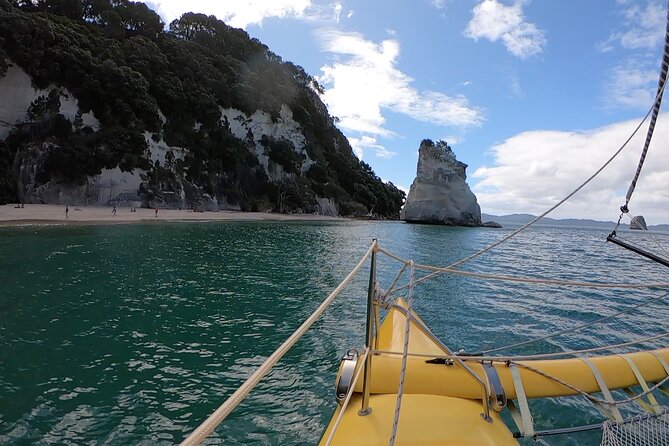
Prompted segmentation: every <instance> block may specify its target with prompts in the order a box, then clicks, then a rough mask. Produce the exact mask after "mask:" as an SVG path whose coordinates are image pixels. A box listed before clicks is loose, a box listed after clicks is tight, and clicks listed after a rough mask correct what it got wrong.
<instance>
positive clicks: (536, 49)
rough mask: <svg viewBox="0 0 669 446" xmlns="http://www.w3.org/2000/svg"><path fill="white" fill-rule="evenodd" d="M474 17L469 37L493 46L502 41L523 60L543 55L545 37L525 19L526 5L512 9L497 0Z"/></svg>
mask: <svg viewBox="0 0 669 446" xmlns="http://www.w3.org/2000/svg"><path fill="white" fill-rule="evenodd" d="M472 12H473V17H472V19H471V20H470V21H469V24H468V25H467V29H466V30H465V32H464V35H465V36H466V37H469V38H471V39H474V40H477V41H478V39H481V38H483V39H488V40H490V41H491V42H496V41H498V40H501V41H502V42H503V43H504V46H505V47H506V49H507V50H508V51H509V52H510V53H511V54H513V55H514V56H517V57H520V58H522V59H525V58H528V57H530V56H533V55H535V54H539V53H541V52H543V47H544V45H546V39H545V38H544V33H543V31H541V30H540V29H539V28H537V26H536V25H535V24H533V23H529V22H526V21H525V19H524V17H523V8H522V2H520V1H516V3H514V4H513V5H511V6H506V5H503V4H502V3H499V2H498V1H497V0H483V1H482V2H481V3H479V4H478V5H476V6H475V7H474V9H473V11H472Z"/></svg>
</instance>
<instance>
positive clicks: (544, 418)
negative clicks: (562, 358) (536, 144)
mask: <svg viewBox="0 0 669 446" xmlns="http://www.w3.org/2000/svg"><path fill="white" fill-rule="evenodd" d="M506 231H508V229H504V230H490V229H464V228H445V227H438V226H414V225H406V224H402V223H393V222H388V223H374V222H345V223H208V224H188V223H175V224H166V225H154V224H151V225H129V226H117V227H105V226H80V227H58V228H53V227H21V228H2V229H0V283H2V284H3V288H2V291H0V345H1V346H2V348H0V388H1V389H2V392H0V443H2V444H4V443H10V444H33V443H41V444H84V443H91V442H92V443H99V444H147V445H149V444H151V445H152V444H173V443H175V442H178V441H180V440H181V439H183V437H184V436H185V435H186V434H187V433H188V432H190V431H191V430H192V429H193V428H194V427H195V426H196V425H197V424H199V422H201V421H202V420H203V419H204V418H206V416H207V415H208V414H209V413H211V412H212V411H213V410H214V409H215V408H216V407H218V405H219V404H220V403H221V402H222V401H223V400H224V399H225V398H226V396H228V395H229V394H230V393H231V392H232V391H233V390H234V389H236V387H237V386H238V385H239V384H241V383H242V382H243V381H244V379H245V378H246V377H248V375H249V374H250V373H251V372H252V371H253V370H254V368H255V367H257V366H258V365H260V364H261V363H262V362H263V361H264V360H265V358H266V357H267V356H268V355H269V354H270V353H271V352H272V351H273V350H274V349H275V348H276V347H277V346H278V345H280V344H281V342H283V340H284V339H285V338H286V337H288V336H289V335H290V334H291V333H292V332H293V330H294V329H295V328H297V327H298V326H299V325H300V323H301V322H302V321H303V320H304V319H305V318H306V317H307V316H308V315H309V314H310V313H311V312H312V311H313V310H314V309H315V308H316V306H317V305H318V304H319V303H320V301H321V300H322V299H323V298H324V297H325V295H327V293H329V292H330V291H331V290H332V289H333V288H334V287H335V286H336V285H337V283H338V282H339V281H340V280H341V279H343V278H344V276H345V275H346V274H347V273H348V271H349V270H350V269H351V268H352V267H353V265H354V264H355V263H356V262H357V259H358V258H359V257H360V256H361V255H362V254H363V253H364V252H365V250H366V249H367V247H368V245H369V243H370V241H371V239H372V238H375V237H376V238H378V239H379V241H380V243H381V244H382V245H383V246H384V247H386V248H388V249H390V250H392V251H393V252H395V253H397V254H399V255H401V256H403V257H406V258H414V259H415V260H416V261H417V262H420V263H429V264H437V265H446V264H448V263H450V262H452V261H454V260H457V259H459V258H461V257H464V256H466V255H467V254H470V253H471V252H473V251H474V250H476V249H479V248H481V247H483V246H485V245H487V244H489V243H490V242H492V241H494V240H495V239H497V238H498V237H500V236H502V235H503V234H506ZM605 236H606V232H605V231H596V230H585V229H551V228H539V229H535V230H532V231H530V232H528V233H526V234H523V235H521V236H520V237H518V239H516V240H513V241H512V242H510V243H509V244H507V245H505V246H503V247H501V248H500V249H498V250H496V251H494V252H492V253H489V254H486V255H485V256H483V257H481V258H480V259H478V260H477V261H475V262H473V263H472V264H470V265H467V266H466V268H467V269H471V270H476V271H482V272H490V273H505V274H517V275H524V276H534V277H553V278H560V279H565V280H589V281H601V282H624V281H632V280H636V281H644V282H650V281H653V282H662V281H666V273H665V271H664V270H663V269H661V267H659V266H656V265H654V264H652V263H650V262H648V261H645V260H643V259H640V258H638V257H630V256H629V255H628V253H626V252H624V251H622V250H621V249H620V248H618V247H615V246H611V245H607V244H604V243H603V240H604V239H605ZM626 237H627V238H628V239H634V240H635V241H638V242H639V243H643V244H645V246H651V245H654V246H658V245H661V246H664V247H665V248H666V247H667V246H669V238H667V236H666V235H662V234H656V235H650V234H647V233H634V234H629V235H626ZM658 249H659V248H658ZM379 268H380V270H379V277H380V278H381V280H382V282H383V283H384V284H385V285H386V286H388V284H389V282H390V281H391V280H392V278H393V277H394V274H395V273H396V271H397V269H398V267H397V264H395V263H393V262H390V261H389V260H388V259H386V258H383V257H381V258H380V264H379ZM367 274H368V270H366V269H363V271H362V272H361V274H360V276H359V277H358V278H357V279H356V280H355V281H354V282H353V284H352V285H351V286H350V287H349V288H348V289H347V290H346V291H345V292H344V293H343V294H342V295H341V297H340V298H339V299H338V300H337V301H335V303H334V304H333V306H332V308H331V309H330V310H328V312H327V313H326V314H325V315H324V317H323V318H322V320H321V321H319V322H318V323H317V324H316V325H315V327H314V329H313V330H312V331H310V332H309V333H308V334H307V335H306V336H305V337H304V338H303V339H302V340H301V341H300V342H299V343H298V344H297V345H296V347H295V348H294V349H293V350H292V351H291V352H289V354H288V355H287V356H286V357H285V358H284V359H283V360H282V361H281V362H280V363H279V365H278V367H277V368H275V369H274V370H273V371H272V372H271V373H270V374H269V375H268V377H267V378H266V379H265V380H263V381H262V382H261V384H260V386H259V387H258V388H257V389H256V390H255V391H254V392H253V393H252V394H251V396H250V397H249V398H248V399H247V400H246V401H245V402H244V403H243V404H242V405H241V406H240V407H239V408H238V409H237V410H236V411H235V412H233V414H232V415H231V417H230V418H229V419H228V421H226V422H225V424H224V425H222V426H221V427H220V428H219V429H218V430H217V431H216V434H215V436H214V437H213V440H211V442H212V443H216V442H217V441H219V440H221V439H224V440H225V442H226V444H260V445H264V444H309V443H315V442H317V441H318V439H319V438H320V435H321V433H322V431H323V430H324V428H325V426H326V424H327V422H328V421H329V418H330V416H331V413H332V411H333V409H334V405H335V403H334V398H333V394H334V390H333V382H334V375H335V373H336V368H337V364H338V358H339V357H340V356H341V354H342V353H343V352H344V351H345V350H346V349H347V348H349V347H359V346H361V345H362V344H363V341H364V333H363V332H364V325H365V323H364V315H365V297H366V285H367V277H366V275H367ZM658 293H659V292H658V291H640V292H637V291H635V292H630V291H601V290H585V291H584V290H581V289H558V288H556V287H548V286H536V285H534V286H527V285H524V284H517V283H501V282H494V281H477V280H472V279H469V278H465V277H459V276H456V277H439V278H437V279H435V280H434V281H431V282H427V283H425V284H423V285H421V286H420V287H419V288H418V290H417V296H416V299H415V306H416V307H417V309H418V312H419V313H420V314H421V316H422V317H423V319H424V320H425V321H426V323H427V324H428V325H429V326H430V327H432V328H433V331H434V332H435V333H436V334H438V335H439V336H440V337H441V338H442V339H443V340H444V341H445V342H446V343H448V344H449V345H451V346H452V347H453V348H456V349H459V348H464V349H466V350H467V351H476V350H479V349H481V348H486V347H493V346H499V345H504V344H508V343H512V342H518V341H522V340H526V339H529V338H531V337H538V336H543V335H545V334H546V333H551V332H555V331H559V330H563V329H565V328H568V327H571V326H574V325H577V324H580V323H583V322H585V321H590V320H594V319H596V318H599V317H601V316H603V315H605V314H610V313H613V312H616V311H619V310H620V309H621V308H625V307H630V306H632V305H634V304H635V303H638V302H641V301H642V300H644V299H646V298H648V297H649V296H657V295H659V294H658ZM666 319H667V318H666V307H665V305H664V304H663V303H657V304H651V305H649V306H647V307H644V308H641V309H639V310H638V311H635V312H634V313H633V314H632V315H630V316H627V317H626V318H623V319H620V320H618V321H617V322H616V323H615V324H608V325H601V326H596V327H594V328H593V329H590V330H587V331H584V332H582V333H578V334H575V335H572V336H569V337H566V336H565V337H559V338H555V339H550V340H546V341H543V342H541V343H538V344H536V345H529V346H527V347H525V348H523V349H522V350H521V351H519V352H517V353H534V352H540V351H560V350H562V349H568V348H583V347H591V346H597V345H602V344H605V343H618V342H624V341H628V340H631V339H634V338H635V337H638V336H641V335H651V334H655V333H661V332H665V331H667V330H666V328H667V327H666ZM660 345H662V342H656V343H650V344H648V346H653V347H657V346H660ZM533 411H534V414H535V420H536V423H537V428H539V429H544V428H549V427H552V426H564V425H565V424H567V425H573V424H579V423H584V422H595V421H596V420H597V419H598V417H597V415H596V412H594V411H593V409H591V408H590V407H589V406H588V405H587V404H586V403H584V402H583V401H582V400H579V399H570V400H567V401H559V402H558V401H542V402H536V403H535V404H533ZM575 414H579V415H575ZM597 442H598V440H597V438H596V436H592V435H590V436H588V435H585V436H584V435H579V436H573V437H571V438H569V437H567V438H560V439H556V440H552V441H551V444H597Z"/></svg>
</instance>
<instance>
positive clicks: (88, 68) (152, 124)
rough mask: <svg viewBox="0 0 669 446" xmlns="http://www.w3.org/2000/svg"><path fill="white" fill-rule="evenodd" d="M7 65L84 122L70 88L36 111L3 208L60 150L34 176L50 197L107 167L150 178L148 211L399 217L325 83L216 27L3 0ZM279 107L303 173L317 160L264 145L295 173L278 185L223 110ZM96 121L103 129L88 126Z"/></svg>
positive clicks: (13, 140)
mask: <svg viewBox="0 0 669 446" xmlns="http://www.w3.org/2000/svg"><path fill="white" fill-rule="evenodd" d="M7 61H9V62H10V64H15V65H18V66H19V67H21V68H22V69H23V70H24V71H26V72H27V73H28V74H29V75H30V76H31V78H32V80H33V83H34V85H35V86H36V87H39V88H51V87H53V86H54V85H57V86H59V88H66V89H67V91H68V92H69V93H71V94H72V95H73V96H74V97H75V98H76V99H77V100H78V101H79V107H80V111H79V114H78V115H77V117H76V118H75V119H74V122H70V121H69V120H68V119H66V118H65V117H64V116H63V115H61V114H59V107H60V102H59V101H60V97H61V94H62V92H61V91H60V90H59V89H53V90H52V91H51V93H50V94H49V95H48V97H42V98H38V99H37V100H36V101H35V102H34V103H33V105H32V106H31V107H30V110H29V111H28V116H26V124H24V125H21V126H19V127H17V128H15V129H14V130H13V131H12V133H11V134H10V136H9V137H8V138H7V139H6V140H5V141H4V142H2V141H0V200H2V199H3V197H4V199H6V200H15V199H16V197H17V196H18V194H19V191H17V190H15V188H16V186H15V185H16V181H15V180H14V177H15V176H16V175H17V173H16V165H17V163H20V162H21V160H23V159H24V155H25V154H26V153H28V152H30V151H32V150H33V149H34V148H44V147H49V149H45V150H43V151H44V152H45V154H44V156H45V157H46V159H45V161H44V162H42V163H40V164H39V166H37V168H38V175H37V181H38V183H39V184H44V183H47V182H48V181H50V180H54V179H56V180H58V181H64V182H67V183H72V184H81V183H82V182H84V181H85V179H86V177H87V176H89V175H95V174H97V173H99V172H100V170H101V169H103V168H113V167H116V166H119V167H120V168H121V169H122V170H125V171H132V170H133V169H136V168H140V169H143V170H145V171H147V174H146V175H145V178H146V180H145V184H143V186H142V194H143V196H144V199H145V201H146V202H147V204H148V205H151V204H152V203H154V202H156V203H159V202H161V200H162V201H163V202H165V203H167V201H166V200H165V199H164V195H166V193H168V192H169V193H173V192H175V191H177V190H178V189H180V188H182V189H183V190H184V192H185V196H186V198H187V200H188V201H189V202H190V203H191V204H195V205H197V204H198V202H199V201H200V200H201V199H202V198H203V196H204V195H205V194H206V195H208V196H210V197H217V198H219V199H225V200H227V202H229V203H231V204H237V205H239V206H241V207H242V209H249V210H251V209H254V210H255V209H274V210H276V211H281V212H291V211H299V210H301V211H311V210H314V209H315V206H316V203H317V200H318V198H320V197H324V198H332V199H334V200H335V202H336V203H337V204H338V206H339V209H340V213H341V214H342V215H356V214H358V215H359V214H368V213H374V214H377V215H379V216H380V217H385V218H396V217H397V216H398V214H399V209H400V207H401V205H402V203H403V200H404V193H403V192H402V191H400V190H398V189H397V188H396V187H395V186H393V185H392V184H390V183H389V184H384V183H383V182H382V181H381V180H380V179H379V178H378V177H377V176H376V175H375V174H374V172H373V171H372V169H371V168H370V167H369V166H368V165H367V164H365V163H364V162H361V161H359V160H358V159H357V158H356V157H355V156H354V155H353V153H352V150H351V147H350V145H349V144H348V141H347V140H346V138H345V137H344V136H343V134H342V133H341V132H340V131H339V130H338V129H337V128H336V127H335V126H334V120H333V118H332V117H330V116H329V114H328V113H327V110H326V108H325V106H324V105H323V103H322V102H321V101H320V98H319V97H318V93H317V92H319V91H320V92H322V87H321V86H320V85H318V83H317V82H316V80H315V79H314V78H313V77H311V76H310V75H309V74H307V73H306V72H305V71H304V70H303V69H302V68H301V67H299V66H297V65H294V64H292V63H290V62H283V61H282V60H281V57H279V56H278V55H276V54H274V53H272V52H271V51H270V50H269V49H268V48H267V47H266V46H265V45H263V44H262V43H261V42H260V41H258V40H257V39H253V38H250V37H249V36H248V34H247V33H246V32H244V31H243V30H240V29H235V28H231V27H229V26H227V25H226V24H225V23H223V22H222V21H220V20H218V19H216V17H214V16H206V15H204V14H194V13H187V14H184V15H183V16H182V17H181V18H179V19H178V20H175V21H173V22H172V23H170V24H169V26H168V27H167V30H165V24H164V23H162V21H161V19H160V17H159V16H158V15H157V14H156V13H155V12H153V11H151V10H150V9H149V8H148V7H147V6H146V5H145V4H144V3H140V2H132V1H128V0H0V77H1V76H3V75H4V74H5V72H6V70H7V68H8V64H7ZM282 104H286V105H288V106H289V107H290V108H291V109H292V110H293V115H294V119H295V120H296V121H297V122H299V123H300V125H301V127H302V129H303V132H304V135H305V137H306V140H307V146H306V152H307V154H308V156H309V158H310V159H311V160H313V161H314V164H313V165H311V166H310V167H309V169H308V170H307V172H306V173H304V174H303V171H302V165H303V162H304V161H305V158H306V157H305V156H304V155H300V154H299V153H298V151H296V150H295V147H293V145H292V143H290V142H287V141H284V140H276V139H273V138H270V137H269V136H267V137H264V138H263V140H262V141H261V143H262V146H263V147H264V149H265V154H266V155H267V156H268V157H269V159H270V160H271V161H272V162H273V163H275V164H277V165H280V166H282V167H283V170H284V172H285V173H286V174H287V176H286V178H284V179H282V180H280V181H271V180H270V179H269V178H268V177H267V175H266V173H265V171H264V169H263V167H262V166H261V165H260V164H259V163H258V159H257V157H256V155H255V154H254V148H255V142H254V141H253V140H252V138H246V139H244V140H240V139H238V138H236V137H235V136H233V134H232V133H231V131H230V128H229V126H228V123H227V122H226V121H225V120H221V111H220V109H221V107H222V108H228V107H233V108H236V109H238V110H241V111H243V112H245V113H247V114H248V115H250V114H253V113H254V112H255V111H257V110H263V111H265V112H267V113H269V115H270V116H271V117H272V119H274V120H277V119H278V118H279V114H280V110H281V106H282ZM159 111H160V112H162V113H163V115H164V118H161V116H160V112H159ZM88 112H92V113H94V115H95V117H96V118H97V119H98V120H99V121H100V123H101V126H102V129H101V130H98V131H94V130H93V129H91V128H90V127H86V126H84V125H83V121H82V118H81V116H82V115H81V114H82V113H88ZM146 131H148V132H151V133H153V134H154V137H155V138H156V140H159V139H160V138H161V137H162V138H164V140H165V142H166V143H167V144H169V145H171V146H178V147H182V148H184V149H186V150H187V155H186V156H185V158H184V159H178V160H175V159H170V161H169V163H168V162H166V163H165V164H166V165H165V166H160V165H159V164H156V163H151V162H150V160H149V159H148V158H147V156H148V153H147V144H146V140H145V137H144V132H146ZM167 164H169V165H167ZM39 184H38V185H39Z"/></svg>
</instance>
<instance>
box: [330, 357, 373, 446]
mask: <svg viewBox="0 0 669 446" xmlns="http://www.w3.org/2000/svg"><path fill="white" fill-rule="evenodd" d="M368 354H369V347H367V348H366V349H365V351H364V353H363V354H362V355H361V356H359V357H358V364H360V366H359V367H358V370H357V371H356V372H355V376H354V377H353V381H352V382H351V386H350V387H349V388H348V392H346V399H344V402H343V403H342V405H341V408H340V409H339V415H338V416H337V419H336V420H335V423H334V425H333V426H332V430H331V431H330V435H328V439H327V441H326V442H325V446H330V443H332V440H333V439H334V436H335V433H336V432H337V429H339V423H341V420H342V418H343V417H344V412H346V408H347V407H348V403H349V401H351V396H352V395H353V390H354V389H355V385H356V384H357V383H358V378H360V375H361V373H360V372H362V371H363V370H364V369H365V361H366V360H367V355H368Z"/></svg>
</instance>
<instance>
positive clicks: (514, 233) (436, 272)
mask: <svg viewBox="0 0 669 446" xmlns="http://www.w3.org/2000/svg"><path fill="white" fill-rule="evenodd" d="M665 85H666V84H664V85H662V89H661V90H660V91H659V92H658V93H657V96H656V97H655V101H657V98H658V97H661V95H662V92H663V91H664V87H665ZM655 101H654V102H653V106H652V107H651V108H650V109H649V110H648V112H647V113H646V115H645V116H644V117H643V119H642V120H641V122H639V124H638V125H637V126H636V128H635V129H634V131H633V132H632V133H631V134H630V136H629V137H628V138H627V139H626V140H625V142H624V143H623V144H622V145H621V146H620V148H618V150H616V151H615V152H614V153H613V155H611V157H610V158H609V159H608V160H607V161H606V162H605V163H604V164H602V166H601V167H600V168H599V169H597V170H596V171H595V173H593V174H592V175H591V176H590V177H589V178H588V179H586V180H585V181H584V182H583V183H581V184H580V185H579V186H578V187H577V188H576V189H574V190H573V191H572V192H570V193H569V194H568V195H567V196H566V197H564V198H563V199H562V200H560V201H558V202H557V203H556V204H554V205H553V206H552V207H551V208H550V209H548V210H547V211H544V212H543V213H542V214H541V215H539V216H538V217H535V218H534V219H532V220H531V221H529V222H527V223H526V224H524V225H523V226H521V227H520V228H518V229H516V230H515V231H513V232H512V233H511V234H508V235H506V236H504V237H502V238H501V239H499V240H497V241H496V242H494V243H491V244H490V245H488V246H486V247H485V248H483V249H480V250H478V251H476V252H475V253H473V254H471V255H469V256H467V257H465V258H463V259H460V260H458V261H457V262H453V263H451V264H450V265H447V266H446V267H445V268H444V269H450V268H455V267H457V266H460V265H463V264H465V263H467V262H469V261H470V260H474V259H475V258H477V257H479V256H481V255H483V254H485V253H486V252H488V251H491V250H493V249H495V248H496V247H498V246H499V245H501V244H502V243H505V242H506V241H507V240H509V239H511V238H512V237H515V236H516V235H518V234H520V233H521V232H523V231H525V230H526V229H527V228H529V227H530V226H532V225H534V224H535V223H536V222H538V221H539V220H541V219H542V218H544V217H545V216H547V215H548V214H550V213H551V212H553V211H554V210H555V209H557V208H558V207H560V206H562V204H564V203H565V202H566V201H567V200H569V199H570V198H571V197H573V196H574V195H576V193H577V192H579V191H580V190H581V189H583V188H584V187H585V186H587V185H588V183H590V182H591V181H592V180H594V179H595V177H596V176H597V175H599V174H600V173H601V172H602V171H603V170H604V169H606V167H608V165H609V164H611V163H612V162H613V160H614V159H616V157H617V156H618V155H620V152H622V151H623V150H624V149H625V147H627V144H629V142H630V141H631V140H632V138H634V136H635V135H636V134H637V133H638V132H639V129H640V128H641V126H642V125H643V123H644V122H646V120H647V119H648V116H650V114H651V113H652V112H653V110H654V109H655ZM443 272H445V271H443V270H437V271H434V272H432V273H430V274H428V275H427V276H424V277H421V278H420V279H418V280H416V283H420V282H424V281H426V280H428V279H430V278H432V277H433V276H436V275H438V274H442V273H443ZM399 289H401V288H398V290H399Z"/></svg>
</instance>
